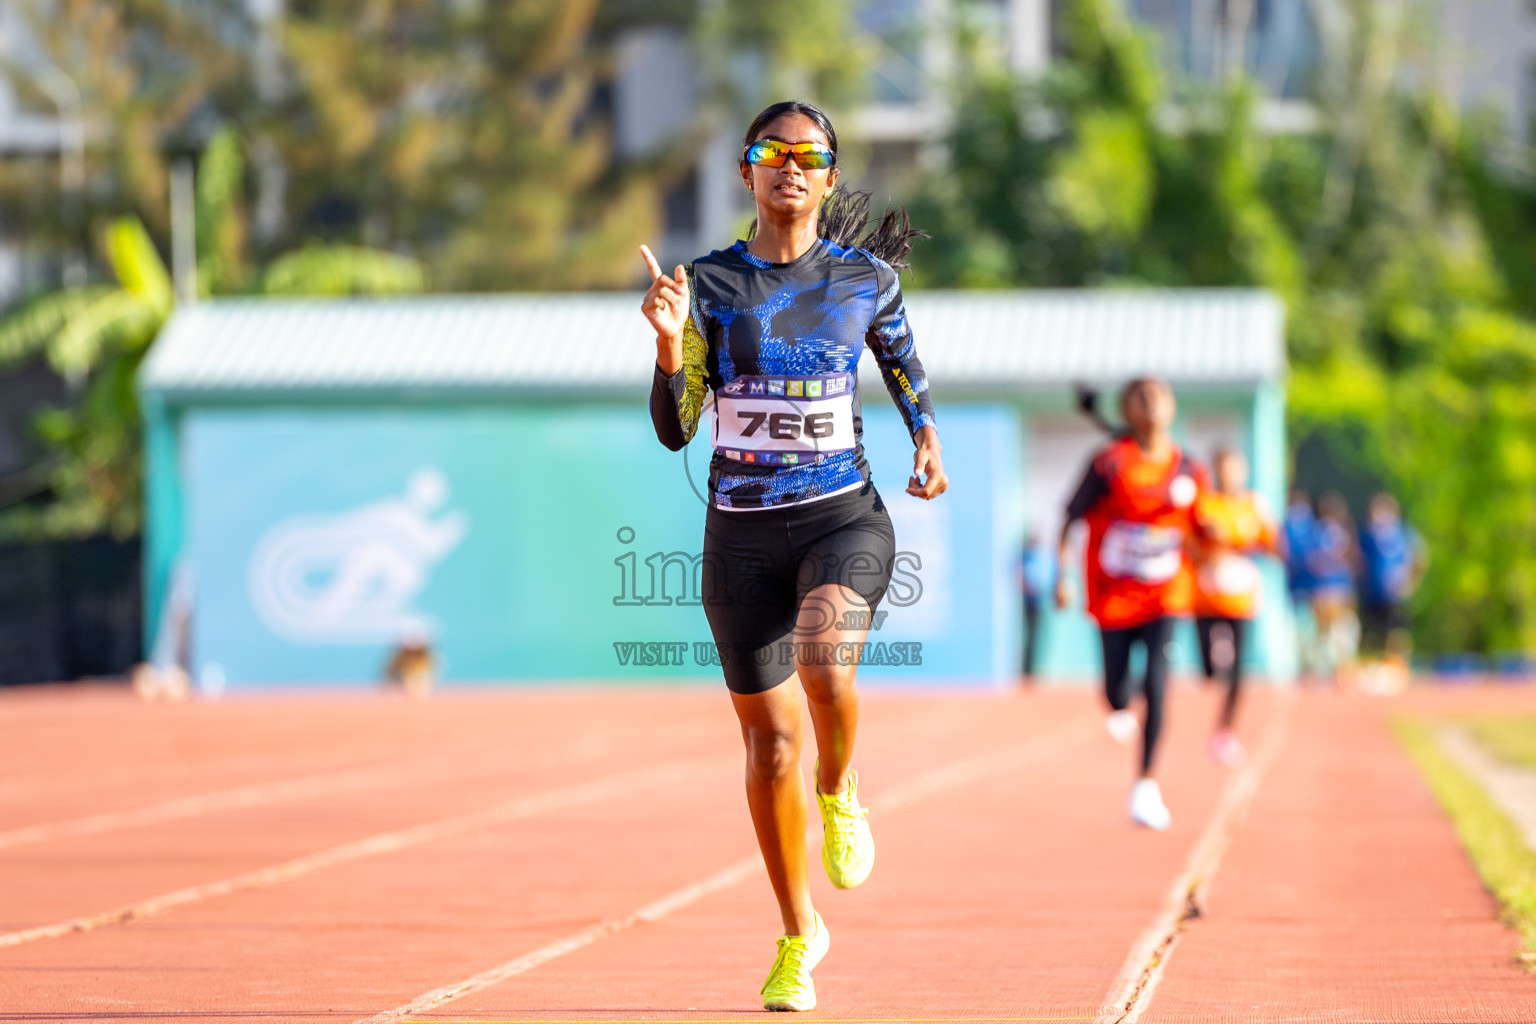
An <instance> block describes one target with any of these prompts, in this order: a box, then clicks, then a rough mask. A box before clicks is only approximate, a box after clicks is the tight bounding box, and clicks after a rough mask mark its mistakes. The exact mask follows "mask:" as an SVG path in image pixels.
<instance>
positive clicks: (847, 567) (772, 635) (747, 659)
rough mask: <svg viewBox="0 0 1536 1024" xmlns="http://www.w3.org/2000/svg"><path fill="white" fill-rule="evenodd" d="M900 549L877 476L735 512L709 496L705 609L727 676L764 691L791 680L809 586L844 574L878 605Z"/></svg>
mask: <svg viewBox="0 0 1536 1024" xmlns="http://www.w3.org/2000/svg"><path fill="white" fill-rule="evenodd" d="M895 557H896V531H895V530H894V529H893V528H892V527H891V517H890V514H889V513H887V512H886V510H885V503H884V502H882V501H881V500H880V495H879V493H878V492H876V491H875V487H874V485H873V484H871V483H865V484H864V485H863V486H862V487H861V488H859V489H858V490H854V491H848V492H847V493H845V494H838V495H835V496H833V497H830V498H823V499H821V500H820V501H812V502H807V503H805V504H801V505H791V506H789V507H787V508H761V509H743V510H740V511H734V512H732V511H722V510H721V509H719V508H716V507H715V506H713V505H711V506H710V508H709V511H708V512H707V513H706V514H705V516H704V564H703V574H704V579H703V597H704V614H705V615H706V616H707V617H708V619H709V628H710V632H711V633H713V634H714V638H715V645H716V648H717V650H718V651H719V654H720V665H721V668H723V669H724V670H725V685H726V686H728V687H730V688H731V690H733V691H734V692H736V693H762V692H764V691H766V690H771V689H773V688H774V687H775V686H778V685H779V684H780V683H782V682H783V681H784V680H786V679H788V678H789V677H790V676H791V675H793V674H794V672H795V659H794V656H793V652H794V641H795V639H796V637H795V621H796V617H797V615H798V614H799V611H800V606H801V603H802V602H803V601H804V600H805V595H806V594H807V593H809V592H810V591H811V590H812V589H814V588H816V587H819V586H821V585H823V584H826V583H838V584H841V585H843V586H845V587H850V588H851V589H853V590H854V591H856V592H857V593H858V594H859V595H860V596H861V597H863V598H864V600H865V601H866V602H867V603H868V604H869V610H870V611H873V610H874V609H875V606H876V605H878V604H879V603H880V599H881V597H883V596H884V595H885V588H886V584H888V583H890V581H891V562H892V560H893V559H894V558H895ZM802 639H806V638H802Z"/></svg>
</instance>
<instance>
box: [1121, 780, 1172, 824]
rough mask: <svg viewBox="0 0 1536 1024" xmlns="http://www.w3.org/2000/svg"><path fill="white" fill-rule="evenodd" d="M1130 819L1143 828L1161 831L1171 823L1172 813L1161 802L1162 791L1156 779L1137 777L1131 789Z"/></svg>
mask: <svg viewBox="0 0 1536 1024" xmlns="http://www.w3.org/2000/svg"><path fill="white" fill-rule="evenodd" d="M1131 820H1132V821H1134V822H1135V823H1136V824H1138V825H1141V826H1143V827H1145V828H1150V829H1154V830H1156V831H1158V832H1161V831H1163V830H1164V829H1166V828H1167V827H1168V826H1169V825H1171V824H1173V815H1171V814H1169V813H1168V807H1167V805H1165V804H1164V803H1163V791H1162V790H1161V789H1159V788H1158V786H1157V780H1156V779H1139V780H1137V782H1136V785H1135V787H1134V788H1133V789H1132V790H1131Z"/></svg>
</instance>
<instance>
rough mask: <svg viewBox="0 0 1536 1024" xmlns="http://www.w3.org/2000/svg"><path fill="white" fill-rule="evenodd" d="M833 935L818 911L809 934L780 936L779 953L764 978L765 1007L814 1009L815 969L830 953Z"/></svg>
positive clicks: (772, 1008) (770, 1008) (771, 1008)
mask: <svg viewBox="0 0 1536 1024" xmlns="http://www.w3.org/2000/svg"><path fill="white" fill-rule="evenodd" d="M831 945H832V936H830V935H828V934H827V923H826V922H825V921H823V920H822V919H821V915H820V914H817V915H816V930H815V931H814V932H812V933H811V934H809V935H781V936H779V956H778V959H776V960H774V962H773V970H771V971H769V972H768V980H767V981H765V982H763V990H762V991H763V1009H765V1010H814V1009H816V986H815V985H814V984H813V983H812V982H811V972H812V971H814V970H815V969H816V965H817V964H819V963H821V958H822V957H824V956H826V955H827V949H828V947H830V946H831Z"/></svg>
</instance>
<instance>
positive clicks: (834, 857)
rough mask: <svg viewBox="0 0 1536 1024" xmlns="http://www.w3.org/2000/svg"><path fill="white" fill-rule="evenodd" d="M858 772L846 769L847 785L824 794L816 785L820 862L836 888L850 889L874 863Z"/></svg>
mask: <svg viewBox="0 0 1536 1024" xmlns="http://www.w3.org/2000/svg"><path fill="white" fill-rule="evenodd" d="M858 789H859V773H858V772H853V771H851V772H849V773H848V786H847V788H846V789H844V790H843V791H842V792H841V793H837V794H834V795H833V796H827V795H826V794H825V793H823V792H822V791H821V789H820V787H818V788H817V790H816V803H817V804H819V805H820V806H821V830H822V838H821V863H822V864H823V865H825V866H826V869H827V877H828V878H830V879H831V880H832V884H833V885H835V886H837V887H838V888H839V889H852V888H853V887H854V886H856V885H859V884H861V883H862V882H863V881H864V879H866V878H868V877H869V873H870V871H871V870H872V869H873V868H874V866H875V837H874V836H872V835H870V833H869V820H868V819H869V811H867V810H866V809H864V808H863V807H860V806H859V796H858Z"/></svg>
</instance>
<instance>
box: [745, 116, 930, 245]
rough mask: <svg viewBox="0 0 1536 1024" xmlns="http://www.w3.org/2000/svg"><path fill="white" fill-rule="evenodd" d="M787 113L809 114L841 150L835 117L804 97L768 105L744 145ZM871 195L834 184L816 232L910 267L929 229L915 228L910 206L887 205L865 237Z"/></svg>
mask: <svg viewBox="0 0 1536 1024" xmlns="http://www.w3.org/2000/svg"><path fill="white" fill-rule="evenodd" d="M786 114H800V115H801V116H803V117H807V118H809V119H810V120H811V122H812V123H813V124H815V125H816V127H817V128H818V129H820V131H821V133H822V134H823V135H825V136H826V137H827V145H828V146H830V147H831V149H832V152H833V154H834V155H835V154H836V153H837V131H836V130H835V129H834V128H833V127H832V121H831V119H830V118H828V117H827V115H826V114H825V113H824V112H822V110H821V108H819V107H817V106H815V105H813V104H810V103H804V102H801V101H800V100H785V101H783V102H780V103H774V104H771V105H770V106H768V107H765V108H764V109H763V111H762V113H760V114H758V115H757V116H756V117H754V118H753V119H752V124H751V125H750V126H749V127H748V128H747V134H746V136H745V138H744V139H743V140H742V144H743V146H750V145H752V143H754V142H756V141H757V137H758V136H759V135H760V134H762V132H763V130H764V129H766V128H767V127H768V126H769V125H770V124H772V123H773V122H774V121H776V120H777V119H778V118H780V117H783V116H784V115H786ZM871 198H872V197H871V195H870V193H868V192H862V191H853V190H849V189H846V188H843V187H842V186H841V185H839V186H838V187H836V188H834V189H833V190H832V191H831V192H829V193H828V194H827V196H826V197H825V198H824V199H822V201H821V210H820V211H819V212H818V215H817V218H816V233H817V234H818V235H820V236H821V237H822V238H825V239H826V240H827V241H829V242H831V243H832V244H834V245H842V246H848V245H853V246H857V247H858V248H860V249H863V250H864V251H865V252H867V253H869V254H870V255H871V256H874V257H875V258H876V259H878V260H883V261H884V262H886V263H888V264H890V265H891V267H892V268H893V269H895V270H908V269H910V267H911V265H910V264H909V263H908V262H907V256H908V255H909V254H910V253H911V252H912V242H913V240H914V239H918V238H927V237H929V235H928V232H926V231H921V230H918V229H917V228H914V227H913V226H912V221H911V219H910V218H909V217H908V216H907V208H906V207H904V206H898V207H897V208H896V209H894V210H891V209H887V210H886V211H885V215H884V216H882V217H881V218H880V223H879V224H876V225H875V226H874V227H873V228H872V229H870V231H869V232H868V233H867V234H865V235H864V237H863V238H862V239H861V238H859V234H860V233H861V232H863V231H864V229H865V227H866V226H867V225H868V224H869V202H870V199H871ZM756 234H757V221H756V220H753V221H752V225H751V227H749V228H747V238H748V240H750V239H751V238H752V237H753V236H754V235H756Z"/></svg>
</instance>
